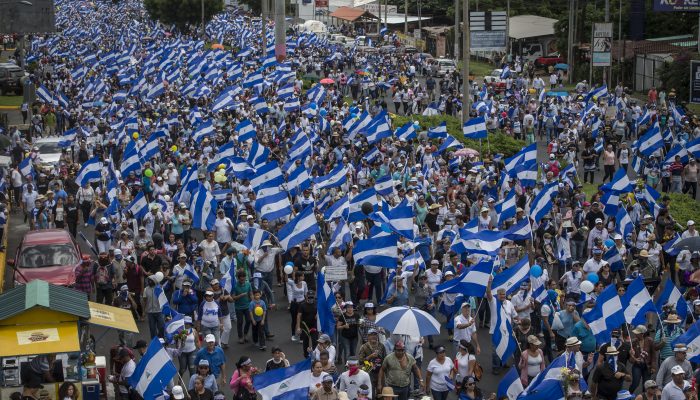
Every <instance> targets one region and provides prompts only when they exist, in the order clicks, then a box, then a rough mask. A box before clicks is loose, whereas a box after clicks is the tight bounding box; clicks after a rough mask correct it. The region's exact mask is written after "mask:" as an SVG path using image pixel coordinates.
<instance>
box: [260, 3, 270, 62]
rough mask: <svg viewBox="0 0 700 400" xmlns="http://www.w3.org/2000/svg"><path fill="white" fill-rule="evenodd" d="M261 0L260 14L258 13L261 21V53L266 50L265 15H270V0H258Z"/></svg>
mask: <svg viewBox="0 0 700 400" xmlns="http://www.w3.org/2000/svg"><path fill="white" fill-rule="evenodd" d="M260 1H262V14H261V15H260V17H261V18H260V22H261V23H262V47H263V54H265V51H267V16H268V15H270V0H260Z"/></svg>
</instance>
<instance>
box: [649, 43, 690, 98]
mask: <svg viewBox="0 0 700 400" xmlns="http://www.w3.org/2000/svg"><path fill="white" fill-rule="evenodd" d="M697 59H699V57H698V55H697V54H691V53H689V52H683V53H680V54H677V55H676V56H675V57H673V62H667V63H664V65H663V66H662V67H661V70H660V71H659V76H660V77H661V82H662V84H663V87H664V89H665V90H666V92H670V91H671V89H675V90H676V98H677V99H678V100H679V101H680V102H686V101H688V98H689V96H690V93H689V90H690V88H689V87H688V75H690V60H697Z"/></svg>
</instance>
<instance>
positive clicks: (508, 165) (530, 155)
mask: <svg viewBox="0 0 700 400" xmlns="http://www.w3.org/2000/svg"><path fill="white" fill-rule="evenodd" d="M536 162H537V143H533V144H531V145H529V146H527V147H525V148H524V149H522V150H520V151H519V152H518V153H516V154H515V155H514V156H512V157H510V158H507V159H506V161H505V169H506V171H508V173H509V175H510V176H511V177H512V176H514V175H512V174H511V173H510V172H511V171H515V170H517V167H518V166H519V165H531V164H532V163H536Z"/></svg>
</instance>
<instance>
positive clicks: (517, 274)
mask: <svg viewBox="0 0 700 400" xmlns="http://www.w3.org/2000/svg"><path fill="white" fill-rule="evenodd" d="M528 279H530V261H529V259H528V257H527V255H526V256H525V257H523V258H521V259H520V261H518V262H517V263H515V264H513V265H511V266H510V267H509V268H508V269H506V270H504V271H501V272H500V273H499V274H497V275H496V276H495V277H494V278H493V282H492V283H491V290H492V291H493V292H494V293H496V292H497V291H498V290H499V289H505V291H506V294H508V295H511V294H513V293H515V292H517V291H518V289H520V284H521V283H523V282H525V281H527V280H528Z"/></svg>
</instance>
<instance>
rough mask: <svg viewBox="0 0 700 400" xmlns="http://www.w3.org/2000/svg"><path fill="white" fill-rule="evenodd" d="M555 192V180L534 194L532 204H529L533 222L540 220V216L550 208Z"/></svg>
mask: <svg viewBox="0 0 700 400" xmlns="http://www.w3.org/2000/svg"><path fill="white" fill-rule="evenodd" d="M557 193H559V184H558V183H557V182H552V183H550V184H548V185H547V186H545V187H544V188H542V190H541V191H540V192H539V193H538V194H537V196H535V199H534V200H533V201H532V204H530V217H531V218H532V219H533V220H535V222H540V221H541V220H542V217H544V216H545V215H546V214H547V213H548V212H549V210H551V209H552V205H553V204H552V197H554V196H555V195H556V194H557Z"/></svg>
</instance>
